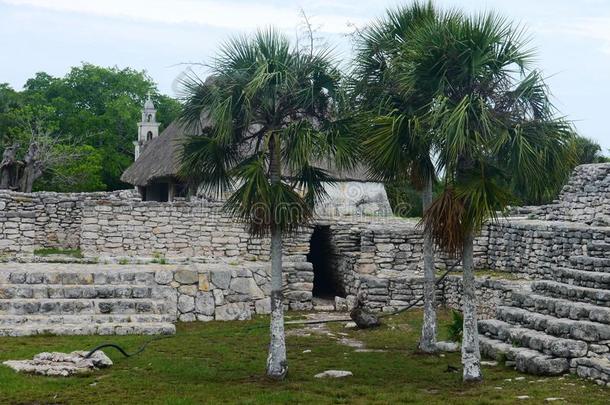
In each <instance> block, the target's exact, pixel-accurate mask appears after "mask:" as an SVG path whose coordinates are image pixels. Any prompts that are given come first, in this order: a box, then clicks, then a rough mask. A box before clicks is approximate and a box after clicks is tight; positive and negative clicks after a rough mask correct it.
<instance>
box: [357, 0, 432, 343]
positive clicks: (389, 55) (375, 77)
mask: <svg viewBox="0 0 610 405" xmlns="http://www.w3.org/2000/svg"><path fill="white" fill-rule="evenodd" d="M436 14H437V13H436V11H435V9H434V7H433V6H432V4H431V3H427V4H420V3H414V4H413V5H410V6H407V7H401V8H397V9H394V10H389V11H388V12H387V14H386V16H385V17H384V18H383V19H380V20H378V21H376V22H375V23H373V24H371V25H370V26H368V27H366V28H365V29H364V30H362V31H359V32H358V33H357V34H356V36H355V49H356V55H355V58H354V69H353V72H352V80H351V82H350V84H351V86H350V87H351V94H352V97H353V98H354V104H355V105H357V108H358V109H360V111H361V115H360V116H361V119H362V121H363V128H362V129H361V133H362V134H363V136H364V139H363V150H364V151H365V156H366V158H367V161H368V163H369V166H370V167H371V170H372V172H373V174H374V176H375V177H377V178H378V179H381V180H384V181H385V182H386V183H388V182H389V183H391V184H392V183H394V184H396V183H398V184H401V183H402V184H403V186H406V184H405V183H408V185H409V186H410V188H412V189H415V190H417V192H419V194H420V196H421V197H420V198H421V200H422V204H421V207H422V209H423V211H425V210H426V209H427V208H428V207H429V206H430V203H431V202H432V189H433V186H434V183H435V177H436V176H435V169H434V163H433V162H432V156H431V152H432V150H431V147H432V144H431V142H430V139H429V138H428V137H427V136H426V132H427V131H426V128H425V126H424V125H422V122H421V120H420V119H419V115H421V113H422V111H423V110H424V109H425V108H427V106H428V105H429V103H430V100H431V99H432V97H433V94H432V92H431V91H430V90H429V89H422V90H423V91H421V92H420V91H410V92H404V91H403V90H402V89H401V87H400V81H401V77H402V71H403V69H404V68H403V66H402V65H401V64H402V63H403V60H402V59H401V58H402V53H403V52H402V49H403V47H404V45H405V44H406V43H408V42H409V41H410V35H411V31H413V30H414V29H415V28H416V27H417V26H418V25H422V24H425V23H431V22H433V21H435V20H436V18H437V16H436ZM405 179H408V180H405ZM399 214H400V212H399ZM423 237H424V321H423V325H422V336H421V340H420V343H419V348H420V349H421V350H422V351H424V352H428V353H432V352H435V351H436V350H437V348H436V330H437V325H436V310H435V303H434V301H435V297H434V296H435V275H434V244H433V240H432V236H431V233H430V231H429V230H428V229H424V236H423Z"/></svg>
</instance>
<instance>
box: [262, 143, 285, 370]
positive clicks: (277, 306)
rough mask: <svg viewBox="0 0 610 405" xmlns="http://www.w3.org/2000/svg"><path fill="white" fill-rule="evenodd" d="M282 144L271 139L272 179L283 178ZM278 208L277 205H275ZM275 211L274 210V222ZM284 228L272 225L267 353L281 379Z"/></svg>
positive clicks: (278, 179) (270, 364)
mask: <svg viewBox="0 0 610 405" xmlns="http://www.w3.org/2000/svg"><path fill="white" fill-rule="evenodd" d="M280 170H281V169H280V157H279V148H278V147H277V146H276V145H275V139H274V138H273V137H272V138H271V140H270V142H269V172H270V177H271V183H274V184H277V183H279V182H280V181H281V173H280ZM272 208H275V207H272ZM276 214H277V213H276V212H272V213H271V215H272V217H273V219H272V221H273V222H275V215H276ZM282 298H283V297H282V231H281V229H280V227H279V226H277V225H276V224H275V223H273V224H272V226H271V320H270V324H269V329H270V332H271V341H270V343H269V355H268V356H267V376H269V377H270V378H273V379H276V380H282V379H284V377H285V376H286V373H287V372H288V362H287V360H286V336H285V335H284V303H283V299H282Z"/></svg>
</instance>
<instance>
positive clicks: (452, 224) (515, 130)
mask: <svg viewBox="0 0 610 405" xmlns="http://www.w3.org/2000/svg"><path fill="white" fill-rule="evenodd" d="M525 44H526V41H525V40H524V38H523V35H522V31H521V30H518V29H515V27H513V26H512V25H511V24H510V23H508V22H507V21H506V20H504V19H502V18H500V17H497V16H495V15H493V14H491V15H481V16H476V17H465V16H463V15H461V14H459V13H457V12H449V13H447V14H445V15H443V16H442V17H441V18H439V19H436V20H433V21H429V22H428V23H426V24H421V25H418V27H417V28H416V29H414V30H413V31H411V33H410V39H409V41H406V42H405V43H404V46H403V47H402V49H401V51H400V52H401V54H400V56H399V57H398V60H399V61H398V63H399V64H400V66H401V78H400V87H401V90H402V91H403V92H404V93H406V94H433V98H432V99H431V101H430V102H429V104H428V105H427V107H426V109H425V112H424V113H423V114H422V115H421V116H420V119H421V120H422V121H423V122H425V128H426V131H427V132H426V136H427V137H428V138H429V139H430V143H431V145H433V150H434V153H435V156H436V157H437V168H438V170H439V172H441V173H443V175H444V181H445V190H444V193H443V194H442V195H441V196H439V197H438V198H437V199H436V201H435V202H434V203H433V205H432V206H431V208H430V209H429V210H428V211H427V215H426V216H425V223H426V226H427V227H428V228H429V229H431V230H432V232H433V234H434V235H435V239H436V241H437V243H439V245H441V246H442V247H444V248H445V249H446V250H448V251H450V252H454V253H457V252H459V251H460V250H461V247H462V242H463V239H464V235H466V234H467V233H469V232H472V231H477V230H478V229H480V227H481V226H482V225H483V223H484V222H485V221H486V220H488V219H490V218H491V219H495V218H496V216H497V212H498V211H501V210H503V209H504V208H505V207H506V206H507V204H508V203H509V202H510V201H511V200H512V195H511V187H510V185H511V183H512V185H513V186H514V185H518V186H519V187H522V188H526V189H528V190H530V192H531V193H534V194H536V193H537V194H542V193H545V192H546V190H549V189H550V188H552V187H550V186H552V185H553V184H554V183H557V182H561V181H563V179H564V177H565V173H566V171H567V170H569V167H570V161H571V153H570V152H571V149H570V147H569V145H570V144H571V142H572V138H573V131H572V129H571V126H570V125H569V124H568V123H567V122H566V121H564V120H563V119H562V118H560V117H557V116H556V111H555V109H554V108H553V106H552V104H551V102H550V101H549V97H548V91H547V88H546V86H545V84H544V81H543V80H542V77H541V75H540V73H539V72H538V71H536V70H532V69H531V68H530V64H531V59H532V56H533V53H532V51H531V50H529V49H527V48H526V47H525ZM540 173H548V174H549V176H548V177H546V178H545V179H544V180H543V179H542V176H540V175H539V174H540ZM513 188H514V187H513Z"/></svg>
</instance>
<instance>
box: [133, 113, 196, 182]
mask: <svg viewBox="0 0 610 405" xmlns="http://www.w3.org/2000/svg"><path fill="white" fill-rule="evenodd" d="M184 139H185V136H184V128H183V127H182V126H181V125H180V124H179V123H178V122H177V121H174V122H172V123H171V124H170V125H169V126H168V127H167V128H165V130H164V131H163V132H162V133H161V134H160V135H159V136H158V137H156V138H154V139H152V140H150V141H148V142H146V143H145V144H144V146H143V149H142V150H141V151H140V156H139V157H138V159H137V160H136V161H135V162H134V163H133V164H132V165H131V166H129V167H128V168H127V170H125V172H123V175H122V176H121V181H124V182H125V183H129V184H133V185H134V186H142V187H143V186H147V185H149V184H151V183H153V182H154V181H155V180H158V179H161V178H168V177H174V178H176V177H177V175H178V171H179V170H180V160H181V157H182V148H183V146H182V145H183V144H184Z"/></svg>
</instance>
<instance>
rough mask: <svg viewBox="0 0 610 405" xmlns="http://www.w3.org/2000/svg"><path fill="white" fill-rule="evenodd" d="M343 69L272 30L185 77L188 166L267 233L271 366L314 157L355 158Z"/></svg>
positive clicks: (278, 355)
mask: <svg viewBox="0 0 610 405" xmlns="http://www.w3.org/2000/svg"><path fill="white" fill-rule="evenodd" d="M339 79H340V77H339V72H338V71H337V69H336V67H335V66H334V63H333V61H332V59H331V58H330V56H329V54H328V52H326V51H315V52H314V51H312V52H303V51H302V50H299V49H296V48H295V47H292V46H291V44H290V43H289V41H288V40H287V39H286V37H284V36H283V35H281V34H279V33H277V32H276V31H275V30H268V31H259V32H257V33H256V34H255V35H254V36H252V37H237V38H234V39H232V40H231V41H229V42H227V43H225V44H224V45H223V47H222V48H221V51H220V53H219V55H218V56H217V57H216V59H215V61H214V64H213V65H212V67H211V75H210V79H208V80H207V81H206V82H203V81H201V80H200V79H198V78H196V77H191V78H189V79H188V80H187V81H185V96H186V97H185V98H186V100H185V105H184V110H183V115H182V118H183V120H184V121H185V123H187V124H189V126H190V127H191V128H192V130H193V131H195V132H199V131H201V132H202V133H203V135H202V136H193V137H191V138H190V139H189V141H188V142H187V143H186V145H185V151H184V159H183V174H184V176H185V177H186V178H188V179H190V180H191V181H192V182H194V183H196V184H202V185H203V187H204V189H205V190H206V191H207V192H209V193H215V194H222V193H225V192H229V191H230V192H231V193H232V194H231V195H230V197H229V198H228V199H227V201H226V203H225V209H226V210H227V211H228V212H230V213H232V214H233V215H234V216H235V217H237V218H240V219H242V220H243V221H245V222H246V223H247V224H248V225H249V229H250V232H251V233H252V234H253V235H257V236H267V235H270V236H271V268H272V270H271V273H272V274H271V324H270V329H271V343H270V345H269V356H268V359H267V375H268V376H269V377H271V378H274V379H283V378H284V376H285V374H286V372H287V370H288V368H287V367H288V366H287V362H286V345H285V339H284V319H283V298H282V238H283V235H285V234H287V233H290V232H293V231H295V230H296V229H297V228H298V227H299V226H301V225H303V224H305V223H307V222H308V221H309V220H310V219H311V217H312V210H313V203H314V202H315V201H316V200H318V199H320V198H323V197H324V196H325V191H324V187H323V182H327V181H331V178H330V177H329V175H328V173H327V172H326V171H325V170H324V169H323V168H322V167H320V166H317V165H316V163H315V162H324V161H326V162H329V161H330V160H329V159H331V158H332V159H334V161H335V162H336V164H337V165H338V166H339V167H344V166H349V165H353V164H354V158H353V157H352V156H353V154H352V152H353V150H354V148H355V145H357V142H355V139H346V138H344V137H343V136H342V135H340V132H339V131H336V130H333V125H331V123H330V120H331V119H332V118H333V117H334V115H335V110H336V100H337V89H338V85H339Z"/></svg>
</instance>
